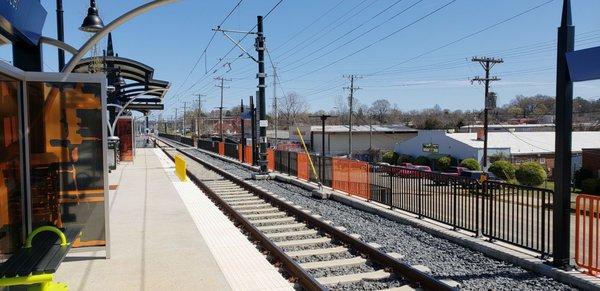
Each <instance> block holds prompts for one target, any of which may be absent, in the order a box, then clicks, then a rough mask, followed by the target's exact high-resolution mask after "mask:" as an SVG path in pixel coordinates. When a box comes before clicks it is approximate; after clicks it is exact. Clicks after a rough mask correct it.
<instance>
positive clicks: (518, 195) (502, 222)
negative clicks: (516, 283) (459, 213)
mask: <svg viewBox="0 0 600 291" xmlns="http://www.w3.org/2000/svg"><path fill="white" fill-rule="evenodd" d="M483 193H484V194H483V195H484V198H485V199H484V200H485V201H484V203H485V205H484V208H485V209H486V211H484V214H483V219H482V220H483V234H484V235H485V236H488V237H490V238H493V239H496V240H499V241H504V242H508V243H512V244H516V245H518V246H521V247H524V248H527V249H530V250H534V251H539V252H541V253H542V255H543V256H547V255H550V254H551V250H552V246H551V242H552V203H553V199H554V195H553V191H551V190H547V189H540V188H534V187H527V186H520V185H512V184H506V183H499V182H493V181H490V182H486V183H484V187H483ZM565 235H568V234H565Z"/></svg>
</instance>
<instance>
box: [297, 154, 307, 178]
mask: <svg viewBox="0 0 600 291" xmlns="http://www.w3.org/2000/svg"><path fill="white" fill-rule="evenodd" d="M297 161H298V163H297V164H296V166H297V169H298V178H300V179H303V180H306V181H308V179H309V177H310V176H309V175H308V155H307V154H305V153H298V160H297Z"/></svg>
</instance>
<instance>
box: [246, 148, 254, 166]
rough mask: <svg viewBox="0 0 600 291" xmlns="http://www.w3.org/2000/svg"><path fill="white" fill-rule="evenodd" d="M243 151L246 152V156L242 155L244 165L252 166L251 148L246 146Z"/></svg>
mask: <svg viewBox="0 0 600 291" xmlns="http://www.w3.org/2000/svg"><path fill="white" fill-rule="evenodd" d="M244 150H245V151H246V154H245V155H244V159H245V160H244V163H246V164H248V165H252V147H251V146H246V148H245V149H244Z"/></svg>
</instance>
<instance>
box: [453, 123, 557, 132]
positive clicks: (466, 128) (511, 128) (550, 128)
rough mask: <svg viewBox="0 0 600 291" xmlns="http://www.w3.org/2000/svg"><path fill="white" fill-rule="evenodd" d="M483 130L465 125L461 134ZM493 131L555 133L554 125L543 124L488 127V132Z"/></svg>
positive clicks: (491, 125) (478, 126)
mask: <svg viewBox="0 0 600 291" xmlns="http://www.w3.org/2000/svg"><path fill="white" fill-rule="evenodd" d="M479 130H483V124H473V125H465V126H461V127H460V128H459V130H458V131H459V132H477V131H479ZM492 131H499V132H503V131H513V132H522V131H554V124H553V123H541V124H490V125H488V132H492Z"/></svg>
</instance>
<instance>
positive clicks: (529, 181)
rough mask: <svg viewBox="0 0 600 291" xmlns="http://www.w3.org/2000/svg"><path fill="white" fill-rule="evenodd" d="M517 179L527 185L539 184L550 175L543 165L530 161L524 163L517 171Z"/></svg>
mask: <svg viewBox="0 0 600 291" xmlns="http://www.w3.org/2000/svg"><path fill="white" fill-rule="evenodd" d="M515 177H516V178H517V181H519V183H521V184H522V185H526V186H539V185H541V184H542V183H544V182H545V181H546V178H548V175H547V174H546V171H545V170H544V168H543V167H542V165H540V164H538V163H535V162H529V163H523V164H522V165H520V166H519V167H518V168H517V170H516V171H515Z"/></svg>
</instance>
